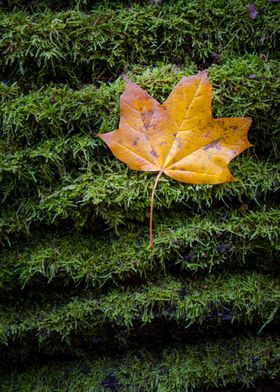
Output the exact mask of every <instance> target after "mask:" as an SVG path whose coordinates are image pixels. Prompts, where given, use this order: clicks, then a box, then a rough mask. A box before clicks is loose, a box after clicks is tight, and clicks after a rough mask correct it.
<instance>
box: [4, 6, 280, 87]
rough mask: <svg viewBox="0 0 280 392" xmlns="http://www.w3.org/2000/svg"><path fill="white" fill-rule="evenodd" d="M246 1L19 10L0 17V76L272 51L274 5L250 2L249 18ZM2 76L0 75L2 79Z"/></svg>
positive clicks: (92, 75)
mask: <svg viewBox="0 0 280 392" xmlns="http://www.w3.org/2000/svg"><path fill="white" fill-rule="evenodd" d="M246 5H247V4H246V3H244V1H242V0H238V1H235V3H234V6H232V4H231V3H229V2H228V1H226V0H223V1H219V2H217V1H214V0H207V1H205V2H204V3H203V12H202V10H201V4H200V3H199V2H197V1H195V0H192V1H188V2H186V1H176V2H163V4H161V6H157V5H151V4H146V5H145V6H144V7H141V5H139V4H134V5H132V6H130V7H118V9H117V10H114V9H112V8H110V7H106V6H105V7H104V6H101V7H97V8H96V9H93V10H92V12H91V13H89V14H85V13H83V12H81V11H79V10H78V9H75V10H69V11H66V12H60V13H58V12H54V13H52V12H50V11H45V12H39V13H38V14H33V15H27V14H25V13H24V12H17V13H16V12H13V13H10V14H8V15H6V14H4V13H3V14H2V17H1V18H0V25H1V30H2V39H1V41H0V50H1V51H2V52H3V53H4V56H3V57H2V60H1V62H0V65H1V69H2V75H7V73H8V74H10V75H12V78H19V79H20V78H22V77H23V78H24V80H25V83H26V80H27V79H28V80H29V81H30V82H31V81H32V83H35V84H36V83H41V82H42V81H47V80H49V79H50V78H52V79H54V80H62V81H65V80H66V81H70V82H72V83H73V82H74V83H76V84H77V83H78V79H82V80H87V81H88V80H91V79H95V80H96V79H97V78H99V79H100V78H102V75H104V76H103V77H106V76H105V75H108V74H109V75H113V76H115V75H116V74H118V73H120V72H122V71H123V69H124V67H126V66H127V65H129V64H134V63H140V64H145V65H147V64H151V63H153V64H154V63H155V59H156V61H163V62H165V63H174V64H186V63H188V61H189V60H190V59H194V60H195V61H198V62H203V61H205V60H206V59H210V57H211V54H212V56H213V53H214V55H215V54H218V55H219V56H222V57H226V56H228V55H232V54H233V55H240V54H241V55H242V54H244V53H256V52H258V53H260V54H262V55H266V56H267V55H269V56H271V57H275V56H277V50H276V47H277V36H278V29H277V20H278V9H277V8H275V7H274V6H273V5H272V4H269V3H268V2H267V1H265V0H259V1H258V2H257V4H256V6H257V8H258V10H259V12H260V14H261V17H259V18H257V19H256V20H251V19H250V17H249V16H248V14H247V10H246ZM2 78H3V76H2Z"/></svg>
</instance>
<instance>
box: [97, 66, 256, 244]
mask: <svg viewBox="0 0 280 392" xmlns="http://www.w3.org/2000/svg"><path fill="white" fill-rule="evenodd" d="M211 101H212V87H211V84H210V83H209V81H208V77H207V72H206V71H203V72H200V73H198V74H197V75H194V76H190V77H188V78H187V77H183V78H182V79H181V80H180V82H179V83H178V84H177V85H176V87H175V88H174V90H173V91H172V92H171V94H170V95H169V97H168V98H167V100H166V101H165V102H164V103H163V104H162V105H160V104H159V103H158V102H157V101H156V100H155V99H154V98H152V97H151V96H150V95H149V94H147V93H146V92H145V91H144V90H143V89H142V88H141V87H139V86H137V85H136V84H134V83H133V82H132V81H130V80H128V79H127V81H126V88H125V91H124V93H123V94H122V95H121V99H120V114H121V116H120V124H119V128H118V129H117V130H115V131H113V132H109V133H106V134H103V135H98V136H99V137H100V138H101V139H102V140H103V141H104V142H105V143H106V144H107V145H108V146H109V148H110V149H111V151H112V152H113V154H114V155H115V156H116V157H117V158H118V159H119V160H121V161H122V162H125V163H126V164H127V165H128V167H129V168H130V169H133V170H144V171H152V172H159V173H158V176H157V178H156V182H155V186H154V190H153V194H152V202H151V217H150V218H151V220H150V229H151V230H152V227H151V225H152V211H153V199H154V192H155V188H156V185H157V182H158V179H159V177H160V175H161V174H162V173H165V174H166V175H167V176H169V177H171V178H173V179H174V180H177V181H181V182H185V183H188V184H220V183H223V182H229V181H234V180H235V178H234V177H233V176H232V174H231V173H230V170H229V168H228V163H229V162H230V161H231V160H232V159H233V158H234V157H236V156H237V155H238V154H240V153H241V152H242V151H244V150H245V149H247V148H248V147H250V146H251V144H250V143H249V141H248V139H247V132H248V129H249V127H250V125H251V118H248V117H233V118H219V119H214V118H213V117H212V110H211ZM150 245H152V233H150Z"/></svg>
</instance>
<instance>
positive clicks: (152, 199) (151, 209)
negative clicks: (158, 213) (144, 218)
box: [150, 170, 163, 249]
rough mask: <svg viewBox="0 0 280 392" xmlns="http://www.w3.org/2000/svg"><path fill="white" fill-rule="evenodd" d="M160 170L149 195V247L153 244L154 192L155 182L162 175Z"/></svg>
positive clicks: (156, 182)
mask: <svg viewBox="0 0 280 392" xmlns="http://www.w3.org/2000/svg"><path fill="white" fill-rule="evenodd" d="M162 173H163V172H162V170H161V171H160V172H159V173H158V175H157V177H156V180H155V183H154V187H153V191H152V195H151V205H150V249H152V247H153V245H154V241H153V208H154V198H155V192H156V189H157V184H158V180H159V178H160V176H161V175H162Z"/></svg>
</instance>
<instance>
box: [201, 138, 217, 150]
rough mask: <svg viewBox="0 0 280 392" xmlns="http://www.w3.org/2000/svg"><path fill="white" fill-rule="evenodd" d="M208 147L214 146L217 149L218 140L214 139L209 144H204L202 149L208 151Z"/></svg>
mask: <svg viewBox="0 0 280 392" xmlns="http://www.w3.org/2000/svg"><path fill="white" fill-rule="evenodd" d="M210 148H215V149H216V150H218V151H219V150H220V149H221V146H220V145H219V144H218V141H217V140H215V141H214V142H212V143H209V144H207V145H206V146H204V147H203V150H204V151H208V150H209V149H210Z"/></svg>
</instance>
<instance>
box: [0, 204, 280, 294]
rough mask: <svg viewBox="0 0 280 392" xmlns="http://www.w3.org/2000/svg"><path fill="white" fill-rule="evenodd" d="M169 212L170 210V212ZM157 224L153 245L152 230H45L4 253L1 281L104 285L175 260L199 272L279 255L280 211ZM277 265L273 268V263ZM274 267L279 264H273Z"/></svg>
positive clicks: (197, 217)
mask: <svg viewBox="0 0 280 392" xmlns="http://www.w3.org/2000/svg"><path fill="white" fill-rule="evenodd" d="M169 215H170V213H169ZM162 219H163V218H161V222H160V220H159V219H157V220H156V223H155V228H154V237H155V247H154V249H153V250H150V249H148V229H145V228H141V229H138V230H134V231H131V232H130V233H128V232H127V230H125V229H123V230H120V233H119V235H112V234H111V233H108V234H107V235H105V234H103V235H102V237H100V236H99V238H98V236H92V235H87V236H85V235H73V234H72V235H68V236H67V235H66V236H62V235H61V234H60V235H59V233H58V236H53V235H52V236H50V235H49V236H47V237H46V238H44V239H42V235H40V236H38V237H37V239H36V238H33V240H32V241H31V242H30V244H29V245H27V244H26V243H24V244H23V245H21V246H20V245H19V246H15V247H14V248H13V250H8V251H7V250H5V251H3V252H2V253H1V255H0V257H1V270H2V274H1V276H0V286H2V289H4V288H5V287H11V285H14V286H17V285H20V286H22V285H26V284H29V285H30V284H32V283H33V284H34V283H36V282H37V280H38V279H39V280H40V279H46V280H47V281H48V282H51V281H52V280H53V279H59V280H60V281H61V282H62V283H63V284H64V285H67V284H71V283H72V282H75V283H76V284H77V283H85V282H86V283H87V284H89V285H90V286H97V287H102V286H103V285H104V284H105V283H107V282H111V281H113V282H115V283H117V284H119V281H120V280H121V281H125V279H128V278H129V276H131V275H134V274H136V275H138V276H144V277H146V278H147V277H148V276H149V275H150V274H151V273H152V272H153V271H156V270H158V269H160V270H161V271H164V269H166V268H168V266H169V265H170V264H171V265H172V264H174V263H175V264H176V266H177V268H180V269H181V270H186V271H189V272H190V271H192V272H197V271H200V270H203V269H207V270H209V271H211V269H213V268H214V267H215V266H216V267H217V266H218V265H228V264H229V263H230V265H232V266H235V268H236V266H240V265H242V264H246V262H247V263H249V260H250V259H252V258H253V259H254V264H256V263H257V262H258V263H262V264H266V265H267V268H269V264H270V263H272V265H273V261H274V260H275V261H276V260H277V252H278V251H279V225H278V221H279V211H278V210H277V209H275V210H271V211H268V212H253V211H251V212H248V213H247V214H245V215H242V213H240V212H231V214H229V212H228V211H226V210H221V211H219V213H218V212H217V211H216V213H213V212H212V213H208V214H207V215H204V217H203V220H202V219H201V216H200V215H194V216H190V215H189V216H188V215H187V214H184V215H183V213H181V214H180V215H178V214H177V215H174V214H173V216H169V217H168V218H165V219H164V221H162ZM270 268H272V267H270ZM273 268H275V267H273Z"/></svg>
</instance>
